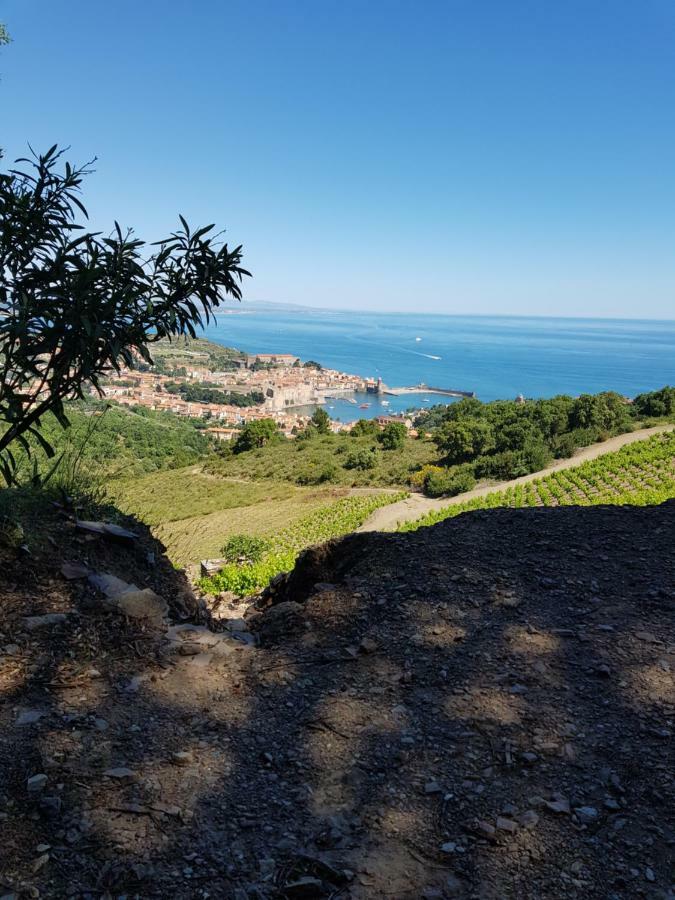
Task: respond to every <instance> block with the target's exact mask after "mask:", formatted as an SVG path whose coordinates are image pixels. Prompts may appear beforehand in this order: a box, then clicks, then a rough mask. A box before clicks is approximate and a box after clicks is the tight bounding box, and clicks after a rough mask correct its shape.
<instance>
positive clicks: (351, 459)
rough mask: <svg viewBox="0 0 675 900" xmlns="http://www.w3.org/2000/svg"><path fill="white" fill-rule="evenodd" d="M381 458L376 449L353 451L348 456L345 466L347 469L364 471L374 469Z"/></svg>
mask: <svg viewBox="0 0 675 900" xmlns="http://www.w3.org/2000/svg"><path fill="white" fill-rule="evenodd" d="M379 458H380V456H379V453H378V451H377V448H376V447H363V448H362V449H360V450H352V452H351V453H348V454H347V458H346V459H345V461H344V463H343V466H344V468H345V469H360V470H362V471H365V470H368V469H374V468H375V467H376V466H377V463H378V460H379Z"/></svg>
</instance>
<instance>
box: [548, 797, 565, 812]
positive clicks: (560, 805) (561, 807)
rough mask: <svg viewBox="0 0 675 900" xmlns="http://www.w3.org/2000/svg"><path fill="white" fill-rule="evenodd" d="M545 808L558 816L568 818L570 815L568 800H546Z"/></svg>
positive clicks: (558, 798) (562, 798) (559, 798)
mask: <svg viewBox="0 0 675 900" xmlns="http://www.w3.org/2000/svg"><path fill="white" fill-rule="evenodd" d="M545 806H546V809H548V810H550V811H551V812H554V813H558V814H560V815H564V816H568V815H569V814H570V804H569V800H566V799H565V798H564V797H557V798H556V799H554V800H546V802H545Z"/></svg>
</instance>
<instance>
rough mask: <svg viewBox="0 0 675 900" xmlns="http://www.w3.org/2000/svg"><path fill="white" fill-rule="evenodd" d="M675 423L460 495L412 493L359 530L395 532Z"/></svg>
mask: <svg viewBox="0 0 675 900" xmlns="http://www.w3.org/2000/svg"><path fill="white" fill-rule="evenodd" d="M672 429H673V426H672V425H656V426H655V427H654V428H641V429H640V430H639V431H633V432H630V433H628V434H620V435H618V436H617V437H613V438H610V439H609V440H607V441H603V442H602V443H601V444H592V445H591V446H590V447H582V448H581V449H580V450H577V452H576V453H575V454H574V456H571V457H570V458H569V459H558V460H556V461H555V462H554V463H552V464H551V465H550V466H547V467H546V468H545V469H541V470H540V471H539V472H533V473H532V474H531V475H523V476H521V477H520V478H514V479H512V480H511V481H500V482H497V483H496V484H490V485H486V486H484V487H478V488H474V490H472V491H467V492H466V493H464V494H458V495H457V496H456V497H440V498H438V499H432V498H431V497H425V496H424V495H423V494H411V495H410V497H408V498H407V499H406V500H400V501H399V502H398V503H392V504H391V505H390V506H383V507H382V508H381V509H377V510H375V512H374V513H373V514H372V515H371V516H370V517H369V518H368V519H366V521H365V522H364V523H363V525H362V526H361V527H360V528H359V529H358V531H395V530H396V528H398V526H399V525H402V524H403V523H404V522H413V521H414V520H415V519H419V518H420V516H423V515H425V514H426V513H428V512H431V511H432V510H437V509H445V508H446V507H448V506H454V505H455V504H456V503H464V502H465V501H466V500H473V498H474V497H485V496H486V495H487V494H491V493H493V491H499V490H502V489H503V488H506V487H514V486H515V485H518V484H527V483H528V482H529V481H534V480H535V479H537V478H541V477H542V475H548V474H550V473H551V472H559V471H560V470H561V469H571V468H572V467H573V466H578V465H579V464H580V463H582V462H586V460H589V459H597V457H598V456H604V454H605V453H611V452H612V451H614V450H620V449H621V447H625V446H626V444H632V443H634V442H635V441H641V440H644V439H645V438H649V437H652V435H655V434H660V433H661V432H663V431H672Z"/></svg>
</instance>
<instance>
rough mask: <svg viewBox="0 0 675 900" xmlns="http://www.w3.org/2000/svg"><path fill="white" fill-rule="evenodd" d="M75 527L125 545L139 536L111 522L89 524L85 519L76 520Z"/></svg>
mask: <svg viewBox="0 0 675 900" xmlns="http://www.w3.org/2000/svg"><path fill="white" fill-rule="evenodd" d="M75 527H76V528H77V530H78V531H85V532H87V533H88V534H98V535H100V536H101V537H108V538H113V539H114V540H118V541H122V542H124V543H131V542H133V541H135V540H136V538H137V536H138V535H136V534H135V533H134V532H133V531H128V530H127V529H126V528H122V527H121V526H120V525H113V524H112V523H111V522H88V521H85V520H83V519H76V521H75Z"/></svg>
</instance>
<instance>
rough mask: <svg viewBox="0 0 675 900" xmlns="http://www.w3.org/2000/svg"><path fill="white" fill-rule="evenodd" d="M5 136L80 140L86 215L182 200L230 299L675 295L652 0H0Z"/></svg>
mask: <svg viewBox="0 0 675 900" xmlns="http://www.w3.org/2000/svg"><path fill="white" fill-rule="evenodd" d="M0 21H5V22H6V24H7V26H8V28H9V30H10V32H11V34H12V37H13V39H14V41H13V43H12V44H11V45H10V46H9V47H7V48H5V49H4V50H2V51H1V52H0V75H1V80H0V114H1V118H0V122H1V123H2V126H1V130H0V146H2V147H3V148H4V149H5V152H6V157H7V158H13V157H15V156H17V155H19V154H23V153H24V152H25V150H26V142H28V141H30V143H31V144H32V145H33V146H34V147H36V148H47V147H48V146H50V145H51V144H52V143H55V142H59V143H60V144H68V145H70V147H71V151H70V154H69V155H70V157H71V158H72V159H73V160H74V161H85V160H87V159H88V158H90V157H92V156H97V157H98V162H97V164H96V173H95V175H93V176H92V177H91V178H90V179H89V183H88V185H87V187H86V201H87V205H88V207H89V209H90V213H91V216H92V220H93V222H94V224H95V225H96V227H98V228H102V229H105V230H108V228H109V227H110V225H111V223H112V221H113V220H114V219H115V218H116V219H119V220H120V222H121V223H123V224H125V225H132V226H133V227H134V228H135V230H136V231H137V232H138V233H139V235H140V236H142V237H145V238H147V239H153V240H154V239H157V238H158V237H160V236H163V235H164V234H165V233H166V232H167V231H169V230H171V229H172V228H173V226H174V224H175V223H176V221H177V218H176V217H177V213H178V212H181V213H183V215H185V216H186V217H187V218H188V219H189V220H190V221H192V222H194V223H200V224H201V223H205V222H216V223H218V224H219V225H222V226H225V227H226V228H227V234H228V238H229V239H230V240H231V241H233V242H235V243H240V242H241V243H243V244H244V248H245V254H246V262H247V264H248V266H249V268H250V269H251V270H252V271H253V273H254V276H255V277H254V278H253V279H252V280H251V281H250V282H249V283H248V284H247V287H246V296H247V298H249V299H266V300H277V301H283V302H296V303H304V304H309V305H315V306H333V307H336V306H337V307H345V308H354V309H363V308H370V309H381V310H386V309H394V310H415V311H430V312H448V313H471V312H475V313H507V314H528V313H535V314H540V315H546V314H551V315H597V316H619V317H620V316H626V317H654V318H675V53H674V52H673V48H674V47H675V4H673V2H672V0H633V2H626V0H565V2H561V0H559V2H554V0H550V2H549V0H508V2H505V0H445V2H435V0H426V2H425V0H417V2H399V0H359V2H354V0H339V2H333V0H305V2H291V0H270V2H259V0H242V2H228V0H199V2H191V3H188V2H181V0H172V2H166V0H163V2H159V0H143V2H142V3H139V2H130V0H117V2H115V3H99V2H94V3H92V2H91V0H87V2H83V0H68V2H62V0H50V2H47V0H4V2H0Z"/></svg>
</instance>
